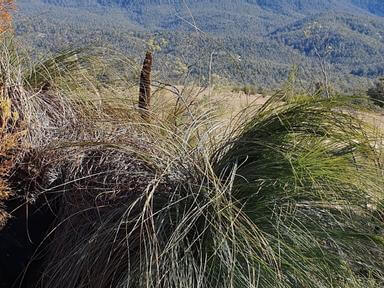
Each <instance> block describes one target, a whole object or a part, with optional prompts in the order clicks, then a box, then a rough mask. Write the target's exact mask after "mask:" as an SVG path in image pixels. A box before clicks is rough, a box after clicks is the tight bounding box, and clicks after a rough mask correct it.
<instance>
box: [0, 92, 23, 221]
mask: <svg viewBox="0 0 384 288" xmlns="http://www.w3.org/2000/svg"><path fill="white" fill-rule="evenodd" d="M23 134H24V132H23V131H22V127H21V126H20V120H19V115H18V113H17V112H16V111H14V110H13V109H12V105H11V100H10V99H7V98H2V97H0V228H1V227H2V226H3V225H4V224H5V222H6V220H7V218H8V214H7V213H6V212H5V211H4V210H2V209H1V208H2V201H4V200H7V199H8V198H9V197H10V196H11V191H10V189H9V187H8V183H7V178H8V176H9V173H10V172H11V170H12V169H13V167H14V165H15V162H16V158H17V156H18V152H19V151H20V144H21V138H22V136H23Z"/></svg>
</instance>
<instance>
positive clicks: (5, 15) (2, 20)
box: [0, 0, 16, 33]
mask: <svg viewBox="0 0 384 288" xmlns="http://www.w3.org/2000/svg"><path fill="white" fill-rule="evenodd" d="M15 9H16V5H15V2H14V0H0V33H1V32H4V31H8V30H9V29H11V27H12V15H11V12H12V11H14V10H15Z"/></svg>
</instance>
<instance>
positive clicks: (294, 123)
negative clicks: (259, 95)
mask: <svg viewBox="0 0 384 288" xmlns="http://www.w3.org/2000/svg"><path fill="white" fill-rule="evenodd" d="M4 43H5V42H4ZM4 43H3V47H2V49H3V51H5V52H3V53H7V54H9V55H12V57H10V58H3V59H5V60H3V61H8V62H6V63H8V64H7V65H8V66H6V67H8V68H7V69H6V70H5V72H2V73H3V74H2V77H3V79H6V81H3V83H4V84H3V89H7V91H9V93H8V94H6V95H5V96H4V97H5V100H4V101H6V102H5V103H12V105H14V107H15V109H16V110H15V111H17V112H18V115H20V121H22V122H23V123H25V127H26V129H27V130H26V131H27V132H26V133H27V134H26V135H27V137H24V138H23V140H22V144H23V147H25V148H23V151H22V152H19V154H17V155H18V158H17V159H19V160H15V161H14V164H13V165H14V167H13V169H12V176H11V177H8V178H9V179H6V180H7V181H9V182H10V187H11V188H12V189H13V193H14V194H15V195H16V196H14V197H15V198H16V199H19V202H18V203H19V208H18V209H25V207H29V208H28V209H30V210H31V209H32V210H33V209H36V210H44V209H46V210H50V211H53V213H54V214H55V219H54V221H53V223H51V227H50V228H49V229H48V230H47V231H45V233H44V234H43V236H42V239H41V241H40V242H39V243H38V244H37V247H34V251H35V252H34V254H33V256H32V257H31V259H30V261H29V263H27V264H29V265H27V268H28V269H27V271H28V270H33V269H34V267H33V265H35V263H36V261H34V260H36V259H43V264H40V265H41V266H39V269H38V272H37V273H36V274H35V275H34V278H35V279H34V280H35V281H36V282H35V283H33V284H29V285H27V286H28V287H34V286H35V285H38V286H40V287H49V288H61V287H63V288H64V287H65V288H67V287H100V288H104V287H177V288H182V287H186V288H187V287H188V288H190V287H228V288H229V287H231V288H232V287H235V288H240V287H271V288H272V287H273V288H275V287H316V288H320V287H345V288H347V287H348V288H350V287H382V286H383V285H384V264H383V263H382V260H381V259H383V256H384V246H383V245H384V234H383V232H382V231H383V228H384V225H383V224H384V223H383V222H382V219H381V216H380V215H382V214H381V213H383V210H382V203H383V199H384V193H383V192H384V190H383V189H384V186H383V183H382V182H383V180H382V179H383V170H382V167H383V158H382V151H381V150H382V147H381V145H376V144H377V143H379V142H380V141H381V139H382V138H381V137H382V135H381V132H380V131H379V130H378V129H377V128H376V127H373V126H372V125H371V124H370V123H369V122H368V121H364V120H362V119H359V117H357V116H355V115H358V114H356V113H355V112H356V111H358V110H359V109H361V108H360V107H359V106H358V105H355V104H353V103H354V101H351V99H350V98H343V97H338V96H334V97H332V98H331V99H326V100H325V99H321V98H319V97H316V96H311V95H299V94H297V93H294V92H292V89H291V90H290V91H288V92H289V93H288V92H287V90H284V91H282V92H280V93H277V94H276V95H274V96H272V97H270V98H268V100H267V101H266V102H265V103H264V104H262V103H256V104H257V105H256V104H255V105H248V106H247V107H246V109H243V110H242V112H241V113H237V116H234V115H233V113H231V112H233V111H231V110H232V107H230V105H228V102H227V103H225V102H224V104H222V105H219V104H218V103H215V104H213V103H211V102H210V101H206V100H205V99H204V97H200V96H199V93H196V91H199V88H198V87H192V88H191V89H190V90H188V89H187V88H188V87H184V90H182V91H178V90H173V91H174V93H173V95H174V97H175V98H173V100H170V102H166V101H164V102H165V103H170V104H165V103H164V102H162V101H161V100H160V97H162V96H163V95H164V94H163V95H161V93H160V91H161V90H159V91H158V96H156V97H157V99H159V100H157V101H158V102H157V103H155V105H154V110H153V112H152V114H151V115H150V120H149V121H145V122H143V121H142V120H141V117H140V115H139V113H138V111H137V108H135V106H134V104H135V103H133V101H132V99H134V96H132V95H135V94H129V92H130V91H131V90H129V89H124V86H123V85H122V84H121V85H120V84H119V85H116V82H115V83H114V85H115V86H111V87H110V86H108V85H105V83H103V85H101V84H100V83H99V82H97V81H96V80H95V79H97V75H95V69H94V67H96V66H95V65H96V64H95V62H92V61H89V60H87V61H85V60H80V59H83V58H82V57H80V55H78V53H79V52H78V51H77V52H76V53H75V52H73V53H66V54H63V55H61V56H59V57H56V58H55V59H54V60H48V62H47V61H45V62H43V63H40V64H38V67H42V68H33V69H30V68H28V69H26V70H25V67H35V66H34V65H32V64H30V65H29V66H28V65H25V64H24V63H25V62H22V61H19V60H17V61H14V60H12V61H11V59H13V57H16V59H18V58H17V57H19V56H17V55H15V53H14V52H12V53H10V52H7V51H15V50H12V49H11V48H10V47H12V46H10V45H8V44H7V45H5V44H4ZM81 53H83V52H81ZM7 59H8V60H7ZM87 59H89V58H87ZM47 63H48V64H47ZM68 63H70V64H69V65H67V64H68ZM98 65H100V63H99V64H98ZM36 67H37V66H36ZM57 67H61V68H60V69H57ZM98 67H99V68H98V69H100V70H103V69H104V68H100V67H104V66H98ZM51 69H53V70H54V71H56V72H49V73H48V72H47V71H50V70H51ZM100 70H99V71H100ZM23 71H27V72H23ZM30 71H35V72H36V71H44V72H41V73H40V72H39V73H37V74H38V75H40V76H41V75H44V76H43V77H37V76H33V77H31V72H30ZM16 72H17V73H16ZM46 72H47V73H46ZM73 75H77V76H76V78H75V77H73ZM51 76H52V77H51ZM117 78H118V77H117ZM31 79H32V80H31ZM11 81H12V82H11ZM120 81H121V78H120V80H119V81H118V83H122V82H120ZM6 83H14V84H12V85H9V84H6ZM26 83H27V84H26ZM47 83H49V85H48V84H47ZM79 84H81V85H79ZM13 87H17V89H16V90H14V88H13ZM163 88H166V87H163ZM168 88H169V89H171V90H172V89H175V88H176V89H177V87H170V86H169V87H168ZM196 89H197V90H196ZM285 89H287V88H285ZM15 91H18V92H17V93H16V92H15ZM283 92H287V93H283ZM155 95H156V93H155ZM168 95H169V94H168ZM288 96H290V97H288ZM165 97H169V96H165ZM7 101H8V102H7ZM259 104H261V106H260V105H259ZM217 106H219V108H220V109H219V111H218V110H217V108H218V107H217ZM236 109H237V108H236ZM364 109H366V108H364ZM239 110H240V109H239ZM348 111H353V113H352V112H348ZM366 112H367V111H366V110H365V113H366ZM230 114H231V115H232V116H231V117H230V118H228V119H227V121H226V122H223V121H222V119H223V118H222V117H227V115H230ZM4 115H5V114H4ZM223 115H226V116H223ZM228 122H229V123H228ZM2 143H4V142H3V141H2ZM7 153H8V152H7ZM7 155H8V154H7ZM3 163H5V162H4V161H3V160H2V162H1V164H3ZM6 178H7V177H6ZM31 199H33V201H31ZM33 203H34V204H33ZM372 207H374V209H373V208H372ZM31 217H32V216H31ZM35 225H38V223H35ZM30 229H33V227H30ZM0 233H1V232H0ZM28 277H29V276H28V272H26V273H24V274H22V277H21V279H24V280H25V283H27V281H28V279H29V278H28ZM28 283H32V282H28Z"/></svg>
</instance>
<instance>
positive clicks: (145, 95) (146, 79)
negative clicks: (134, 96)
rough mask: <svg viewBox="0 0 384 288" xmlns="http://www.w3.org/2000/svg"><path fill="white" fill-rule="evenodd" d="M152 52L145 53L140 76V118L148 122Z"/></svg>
mask: <svg viewBox="0 0 384 288" xmlns="http://www.w3.org/2000/svg"><path fill="white" fill-rule="evenodd" d="M151 71H152V52H150V51H147V53H146V55H145V59H144V63H143V69H142V70H141V75H140V93H139V108H140V113H141V117H143V119H145V120H148V116H149V109H150V104H151Z"/></svg>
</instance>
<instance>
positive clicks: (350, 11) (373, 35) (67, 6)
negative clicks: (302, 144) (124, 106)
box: [15, 0, 384, 91]
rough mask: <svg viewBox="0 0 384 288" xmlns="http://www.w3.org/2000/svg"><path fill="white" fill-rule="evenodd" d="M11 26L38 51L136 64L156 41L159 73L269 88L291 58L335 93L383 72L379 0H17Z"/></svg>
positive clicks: (303, 74) (302, 73)
mask: <svg viewBox="0 0 384 288" xmlns="http://www.w3.org/2000/svg"><path fill="white" fill-rule="evenodd" d="M18 6H19V10H18V13H17V15H16V20H15V29H16V33H17V35H18V37H19V38H20V39H21V41H23V43H25V47H26V48H27V49H30V50H33V51H34V54H36V56H37V57H38V56H39V55H40V56H41V55H46V54H47V52H48V53H49V52H57V51H58V50H62V49H66V48H69V47H73V46H83V47H84V46H95V47H104V48H110V49H112V50H116V51H117V52H121V53H123V54H124V55H127V56H129V57H130V58H132V59H133V61H134V62H137V63H140V61H141V60H140V59H141V57H143V50H145V49H147V48H148V43H151V44H153V43H155V44H156V61H155V63H156V65H157V70H158V71H160V72H161V73H158V75H159V77H160V78H161V80H165V79H166V80H171V79H172V81H179V79H180V77H181V76H182V75H181V74H183V73H186V71H187V72H188V73H189V74H188V75H194V76H195V77H200V78H201V80H202V81H207V78H208V77H207V73H208V66H209V63H210V62H212V63H211V64H212V73H214V74H215V76H216V78H215V79H218V81H219V82H223V83H228V82H234V83H236V82H237V83H246V84H253V85H255V86H258V87H268V88H270V87H277V86H279V85H281V83H282V82H283V81H284V80H285V79H286V78H287V75H288V73H289V71H291V70H292V67H293V66H294V65H296V66H298V71H299V77H298V79H299V80H300V81H301V83H302V85H303V86H304V87H310V86H311V85H313V84H314V83H317V82H322V81H324V79H323V78H324V74H326V75H327V77H328V78H329V80H330V82H331V83H332V85H333V86H334V87H335V88H337V89H339V90H345V91H347V90H349V91H351V90H356V89H367V88H368V87H371V86H372V82H373V81H374V80H375V79H376V78H378V77H380V76H382V75H383V72H384V58H383V56H382V55H383V54H384V53H383V52H384V39H383V37H384V32H383V31H384V18H383V17H382V15H384V3H382V2H381V1H368V0H366V1H361V0H342V1H333V0H327V1H324V0H311V1H300V0H296V1H288V0H273V1H262V0H248V1H246V0H237V1H229V0H224V1H223V0H221V1H215V0H211V1H208V0H200V1H165V0H156V1H155V0H149V1H135V0H131V1H123V0H110V1H105V0H104V1H103V0H82V1H73V0H35V1H30V0H28V1H26V0H20V1H18Z"/></svg>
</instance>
